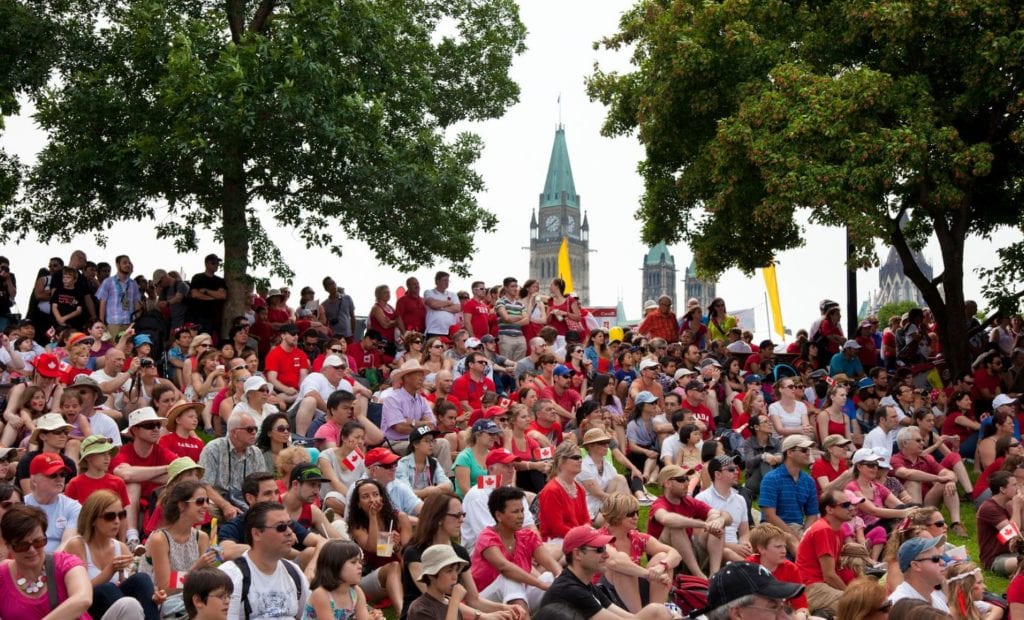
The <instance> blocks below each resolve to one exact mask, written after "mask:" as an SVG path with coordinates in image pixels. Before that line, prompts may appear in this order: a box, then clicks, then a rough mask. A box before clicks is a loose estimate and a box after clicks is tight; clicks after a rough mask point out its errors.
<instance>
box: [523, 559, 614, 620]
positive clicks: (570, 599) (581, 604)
mask: <svg viewBox="0 0 1024 620" xmlns="http://www.w3.org/2000/svg"><path fill="white" fill-rule="evenodd" d="M552 603H565V604H566V605H568V606H569V607H572V608H573V609H575V610H576V611H578V612H580V613H581V614H583V616H584V617H585V618H593V617H594V616H596V615H597V614H598V613H599V612H600V611H601V610H602V609H604V608H606V607H611V606H612V601H611V599H609V598H608V597H607V596H605V595H604V594H603V593H602V592H601V591H600V590H598V589H597V588H595V587H594V586H593V584H589V583H583V582H582V581H580V579H579V577H577V576H576V574H575V573H573V572H572V571H571V570H569V569H565V570H563V571H562V573H561V574H560V575H559V576H557V577H555V580H554V581H553V582H552V583H551V587H549V588H548V591H547V592H545V593H544V598H542V599H540V606H541V607H544V606H545V605H550V604H552Z"/></svg>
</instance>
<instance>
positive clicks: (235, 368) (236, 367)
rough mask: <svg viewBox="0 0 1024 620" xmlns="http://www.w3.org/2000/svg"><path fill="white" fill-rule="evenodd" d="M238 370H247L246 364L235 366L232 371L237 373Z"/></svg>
mask: <svg viewBox="0 0 1024 620" xmlns="http://www.w3.org/2000/svg"><path fill="white" fill-rule="evenodd" d="M236 370H245V364H242V365H241V366H235V367H234V368H232V369H231V372H235V371H236Z"/></svg>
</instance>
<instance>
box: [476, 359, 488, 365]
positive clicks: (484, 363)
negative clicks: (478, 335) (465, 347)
mask: <svg viewBox="0 0 1024 620" xmlns="http://www.w3.org/2000/svg"><path fill="white" fill-rule="evenodd" d="M473 363H474V364H483V365H484V366H486V365H487V360H477V361H475V362H473Z"/></svg>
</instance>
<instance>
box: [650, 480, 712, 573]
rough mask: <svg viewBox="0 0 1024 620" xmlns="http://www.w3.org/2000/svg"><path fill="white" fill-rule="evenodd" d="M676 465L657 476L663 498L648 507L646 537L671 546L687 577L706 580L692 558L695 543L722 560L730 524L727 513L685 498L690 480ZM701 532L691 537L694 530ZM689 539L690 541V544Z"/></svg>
mask: <svg viewBox="0 0 1024 620" xmlns="http://www.w3.org/2000/svg"><path fill="white" fill-rule="evenodd" d="M693 473H694V470H692V469H690V470H687V471H684V470H683V468H682V467H680V466H678V465H666V466H665V467H663V468H662V469H661V473H659V474H658V484H660V485H661V486H662V488H663V489H664V494H663V495H662V496H661V497H659V498H658V499H657V500H655V502H654V504H652V505H651V510H650V513H649V514H650V521H649V522H648V524H647V533H648V534H650V535H651V536H654V537H655V538H657V539H658V540H660V541H661V542H663V543H665V544H667V545H669V546H671V547H672V548H674V549H675V550H676V551H678V552H679V554H680V555H681V556H682V557H683V563H684V564H685V565H686V568H687V569H688V570H689V572H690V574H691V575H693V576H695V577H701V578H704V579H706V578H707V576H706V575H704V572H703V571H702V570H701V569H700V563H699V562H697V556H696V554H694V551H693V545H694V543H695V542H696V543H698V544H700V545H701V546H702V547H704V548H705V549H707V550H708V553H709V554H712V555H713V554H717V555H718V557H721V554H722V551H723V549H724V546H725V526H727V525H729V524H731V523H732V517H730V516H729V513H728V512H722V511H718V510H715V509H714V508H712V507H711V506H708V505H707V504H705V503H704V502H702V501H700V500H699V499H694V498H692V497H690V496H689V495H687V488H688V486H689V482H690V476H691V475H692V474H693ZM695 529H698V530H702V531H701V532H699V533H697V534H694V533H693V530H695ZM691 538H692V540H691Z"/></svg>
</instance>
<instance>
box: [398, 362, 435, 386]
mask: <svg viewBox="0 0 1024 620" xmlns="http://www.w3.org/2000/svg"><path fill="white" fill-rule="evenodd" d="M414 372H422V373H423V376H426V375H427V372H429V371H428V370H427V368H426V367H424V366H421V365H420V362H419V360H416V359H409V360H406V361H405V363H403V364H402V366H401V368H399V369H398V370H396V371H395V372H393V373H391V380H392V381H401V380H402V379H403V378H404V377H405V375H408V374H410V373H414Z"/></svg>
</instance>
